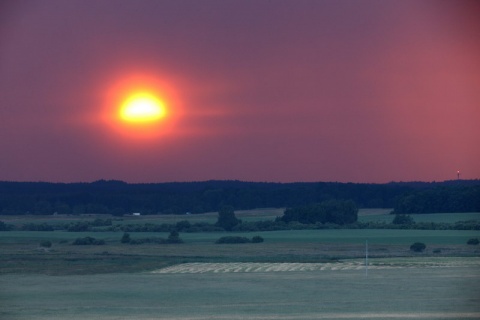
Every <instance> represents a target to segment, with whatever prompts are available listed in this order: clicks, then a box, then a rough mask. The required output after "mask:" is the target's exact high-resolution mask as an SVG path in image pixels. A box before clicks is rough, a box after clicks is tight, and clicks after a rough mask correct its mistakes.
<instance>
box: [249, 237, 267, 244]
mask: <svg viewBox="0 0 480 320" xmlns="http://www.w3.org/2000/svg"><path fill="white" fill-rule="evenodd" d="M263 241H264V240H263V238H262V237H260V236H254V237H253V238H252V243H260V242H263Z"/></svg>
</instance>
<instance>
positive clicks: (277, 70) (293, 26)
mask: <svg viewBox="0 0 480 320" xmlns="http://www.w3.org/2000/svg"><path fill="white" fill-rule="evenodd" d="M479 17H480V5H479V2H478V1H462V0H458V1H428V0H425V1H408V0H399V1H383V0H378V1H360V0H352V1H348V0H341V1H321V0H318V1H301V0H300V1H299V0H295V1H294V0H289V1H282V0H277V1H266V0H254V1H243V0H242V1H229V0H219V1H205V0H202V1H196V0H191V1H181V0H174V1H147V0H141V1H133V0H132V1H125V0H102V1H94V0H80V1H73V0H72V1H71V0H57V1H52V0H42V1H36V0H35V1H33V0H32V1H22V0H20V1H16V0H15V1H10V0H7V1H2V2H1V3H0V151H1V155H0V180H15V181H38V180H41V181H53V182H77V181H94V180H98V179H118V180H124V181H127V182H165V181H199V180H210V179H221V180H223V179H238V180H245V181H272V182H292V181H340V182H378V183H383V182H389V181H412V180H421V181H434V180H435V181H440V180H450V179H455V178H456V172H457V170H460V171H461V174H462V175H461V177H462V178H465V179H474V178H480V20H479V19H478V18H479ZM142 86H144V87H145V89H146V90H147V89H148V90H153V92H154V93H155V94H156V95H157V96H158V97H159V99H161V100H162V101H163V102H164V103H165V105H166V108H167V109H168V110H169V112H170V113H169V116H168V117H166V118H164V119H163V120H162V121H161V122H159V123H158V124H157V129H158V130H157V131H156V134H155V135H154V136H148V135H147V134H141V132H140V133H137V132H135V131H136V130H139V131H142V128H140V127H137V128H126V127H125V126H124V125H122V124H121V123H118V122H115V121H114V120H112V118H114V115H115V114H116V110H117V108H118V107H119V104H121V101H122V99H123V98H124V97H126V96H128V95H129V94H130V93H131V92H133V91H134V90H138V89H142V90H143V88H140V87H142Z"/></svg>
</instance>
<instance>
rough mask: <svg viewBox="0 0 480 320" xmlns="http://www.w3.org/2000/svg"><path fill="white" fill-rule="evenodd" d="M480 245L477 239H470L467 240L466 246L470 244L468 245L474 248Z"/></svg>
mask: <svg viewBox="0 0 480 320" xmlns="http://www.w3.org/2000/svg"><path fill="white" fill-rule="evenodd" d="M479 243H480V241H478V238H472V239H469V240H468V241H467V244H470V245H473V246H476V245H478V244H479Z"/></svg>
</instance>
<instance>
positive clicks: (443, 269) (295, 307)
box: [0, 209, 480, 320]
mask: <svg viewBox="0 0 480 320" xmlns="http://www.w3.org/2000/svg"><path fill="white" fill-rule="evenodd" d="M280 210H281V209H268V211H261V210H257V211H255V212H240V213H238V214H237V216H238V217H239V218H241V219H242V220H245V221H246V220H249V219H259V220H266V219H274V218H275V216H278V215H279V213H280V214H281V211H280ZM388 212H389V211H388V210H386V209H385V210H383V209H382V210H380V209H370V210H368V211H363V212H361V214H360V217H359V219H360V220H361V219H370V221H375V219H377V220H378V219H380V220H381V219H387V218H388V219H392V216H391V215H388ZM424 216H425V217H424ZM424 216H422V219H428V218H429V219H431V220H432V222H437V221H443V222H445V221H450V222H455V221H457V220H455V219H456V218H458V216H455V214H443V215H440V214H437V215H424ZM267 217H269V218H267ZM479 217H480V214H479V213H472V214H462V217H461V218H459V219H460V220H464V219H465V218H468V219H470V220H477V219H479ZM8 218H9V219H3V217H2V219H0V220H3V221H5V222H6V223H18V224H20V223H26V222H32V221H35V219H38V220H37V223H38V221H41V222H49V223H50V222H51V221H50V220H48V218H45V217H32V216H29V217H18V216H17V217H8ZM95 218H97V217H96V216H82V217H72V216H68V217H65V216H64V217H61V216H60V217H53V220H54V221H57V222H59V221H65V220H73V221H79V220H82V219H83V220H93V219H95ZM414 218H415V219H416V220H417V216H415V217H414ZM184 219H196V220H195V221H210V222H214V220H215V215H214V214H205V215H182V216H168V217H164V216H162V217H157V216H154V217H152V216H142V217H124V218H123V219H122V220H119V221H118V222H119V223H128V224H131V223H142V224H143V223H145V221H148V222H149V223H164V222H165V221H168V220H169V221H170V223H176V222H178V221H181V220H184ZM192 221H193V220H192ZM425 221H426V220H425ZM122 234H123V232H112V231H108V232H106V231H95V232H66V231H58V230H57V231H4V232H0V258H1V261H2V263H1V264H0V302H1V308H0V319H6V320H10V319H11V320H24V319H25V320H26V319H39V320H43V319H45V320H46V319H66V318H69V319H100V320H104V319H105V320H113V319H181V320H187V319H188V320H204V319H234V320H235V319H292V320H293V319H305V320H309V319H405V318H412V319H480V295H479V288H480V249H479V247H478V245H476V246H475V245H467V241H468V240H469V239H471V238H479V237H480V232H479V231H478V230H402V229H396V230H388V229H375V230H374V229H325V230H282V231H263V232H252V233H241V232H228V233H227V232H202V233H181V234H180V237H181V239H182V240H183V241H184V243H180V244H153V243H149V244H142V245H132V244H125V243H121V242H120V239H121V237H122ZM225 235H236V236H247V237H252V236H256V235H258V236H261V237H262V238H264V240H265V241H264V242H262V243H245V244H215V241H216V240H217V239H218V238H220V237H222V236H225ZM87 236H90V237H95V238H96V239H99V240H104V241H105V244H104V245H88V246H78V245H77V246H74V245H72V242H73V241H74V240H75V239H76V238H80V237H87ZM130 236H131V237H132V238H133V239H140V238H155V237H162V238H166V237H167V236H168V234H167V233H161V232H131V233H130ZM47 240H48V241H50V242H51V243H52V246H51V247H49V248H46V247H41V246H40V243H41V242H42V241H47ZM367 241H368V258H369V259H368V268H367V267H366V263H365V254H366V242H367ZM413 242H423V243H425V244H426V246H427V248H426V250H425V251H424V252H421V253H415V252H412V251H410V250H409V247H410V245H411V244H412V243H413Z"/></svg>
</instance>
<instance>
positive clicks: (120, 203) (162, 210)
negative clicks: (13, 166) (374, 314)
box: [0, 180, 480, 216]
mask: <svg viewBox="0 0 480 320" xmlns="http://www.w3.org/2000/svg"><path fill="white" fill-rule="evenodd" d="M479 186H480V180H458V181H447V182H441V183H435V182H432V183H424V182H408V183H407V182H406V183H387V184H359V183H337V182H315V183H314V182H312V183H260V182H241V181H204V182H182V183H153V184H128V183H125V182H122V181H105V180H100V181H96V182H92V183H68V184H65V183H46V182H0V214H2V215H14V214H35V215H51V214H55V213H57V214H86V213H95V214H113V215H116V216H121V215H123V214H129V213H130V214H131V213H133V212H141V213H142V214H185V213H187V212H189V213H203V212H216V211H218V210H220V209H221V208H222V207H224V206H226V205H230V206H232V207H233V208H234V209H235V210H246V209H254V208H267V207H273V208H282V207H285V208H293V207H300V206H305V205H309V204H312V203H321V202H323V201H327V200H337V199H351V200H353V201H354V202H355V203H356V204H357V206H358V207H360V208H393V207H395V210H396V211H397V212H399V213H410V212H412V210H417V209H418V210H423V211H425V210H427V209H426V208H432V209H431V210H433V208H434V206H432V205H430V204H425V203H424V204H422V203H421V201H420V199H421V198H422V197H430V198H432V199H438V200H439V201H440V200H441V201H443V202H444V203H446V204H442V205H439V204H435V205H436V206H438V207H439V208H440V209H441V210H440V211H438V210H437V211H436V212H444V211H445V210H450V211H451V212H463V211H465V210H468V211H470V210H471V209H472V208H476V210H474V211H479V209H478V188H479ZM437 187H441V190H443V191H442V192H443V193H442V195H446V198H445V197H443V198H441V197H437V196H433V195H432V192H433V193H434V194H435V193H437V192H439V191H432V190H437ZM460 194H461V196H460ZM473 197H477V198H476V199H477V201H476V202H475V201H474V200H473ZM417 198H418V199H417ZM442 199H443V200H442ZM446 199H447V200H446ZM435 201H436V200H435ZM475 203H476V204H475ZM423 211H421V212H423ZM425 212H428V211H425Z"/></svg>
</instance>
